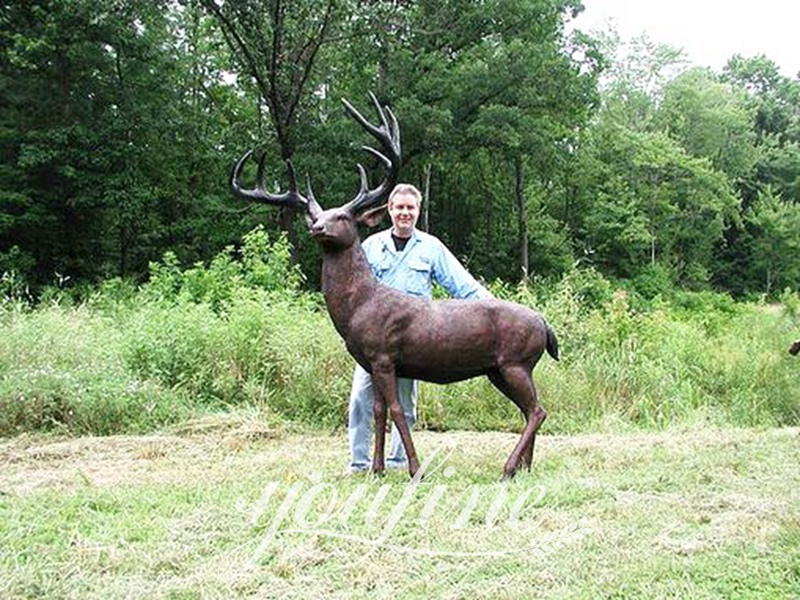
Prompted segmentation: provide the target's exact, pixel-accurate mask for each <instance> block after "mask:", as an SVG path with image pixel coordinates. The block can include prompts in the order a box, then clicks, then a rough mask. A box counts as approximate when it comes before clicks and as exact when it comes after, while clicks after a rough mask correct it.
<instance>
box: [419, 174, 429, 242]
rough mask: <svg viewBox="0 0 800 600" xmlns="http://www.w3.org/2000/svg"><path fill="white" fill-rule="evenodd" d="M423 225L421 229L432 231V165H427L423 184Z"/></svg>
mask: <svg viewBox="0 0 800 600" xmlns="http://www.w3.org/2000/svg"><path fill="white" fill-rule="evenodd" d="M422 188H423V189H422V198H423V200H424V201H423V203H422V225H421V227H420V229H422V231H427V232H428V233H430V220H429V219H430V209H431V165H430V163H428V164H427V165H425V181H424V182H423V186H422Z"/></svg>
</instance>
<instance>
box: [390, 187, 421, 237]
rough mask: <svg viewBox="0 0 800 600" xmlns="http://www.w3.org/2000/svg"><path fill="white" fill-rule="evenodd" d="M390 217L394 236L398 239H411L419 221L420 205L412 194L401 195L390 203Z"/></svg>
mask: <svg viewBox="0 0 800 600" xmlns="http://www.w3.org/2000/svg"><path fill="white" fill-rule="evenodd" d="M389 216H390V217H391V218H392V225H393V230H394V234H395V235H396V236H397V237H401V238H403V237H410V236H411V232H412V231H413V230H414V226H416V224H417V219H419V204H418V203H417V199H416V198H415V197H414V196H413V195H412V194H404V193H400V194H397V195H395V197H394V198H392V201H391V202H390V203H389Z"/></svg>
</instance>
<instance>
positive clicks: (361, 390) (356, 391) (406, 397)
mask: <svg viewBox="0 0 800 600" xmlns="http://www.w3.org/2000/svg"><path fill="white" fill-rule="evenodd" d="M417 388H418V384H417V381H416V379H404V378H401V377H398V378H397V395H398V397H399V400H400V405H401V406H402V407H403V413H404V414H405V416H406V423H408V427H409V429H411V428H413V426H414V423H415V422H416V421H417ZM374 404H375V391H374V390H373V387H372V377H371V376H370V374H369V373H367V372H366V371H365V370H364V369H363V368H362V367H361V366H360V365H356V369H355V372H354V373H353V387H352V388H351V390H350V410H349V421H348V434H349V438H350V456H351V459H350V471H351V472H352V473H357V472H360V471H367V470H369V468H370V467H371V466H372V459H371V456H372V454H371V452H370V450H371V448H372V431H373V424H374V423H375V411H374ZM386 413H387V417H386V418H387V419H389V420H391V416H390V414H389V407H388V405H387V407H386ZM386 467H387V468H389V469H403V468H407V467H408V457H407V456H406V449H405V448H403V441H402V440H401V439H400V434H399V433H398V432H397V428H396V427H395V426H394V423H392V446H391V448H390V450H389V455H388V458H387V459H386Z"/></svg>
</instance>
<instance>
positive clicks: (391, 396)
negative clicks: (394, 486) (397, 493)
mask: <svg viewBox="0 0 800 600" xmlns="http://www.w3.org/2000/svg"><path fill="white" fill-rule="evenodd" d="M372 383H373V386H374V389H375V453H374V456H373V463H372V464H373V467H372V470H373V471H376V472H377V469H376V468H377V467H378V466H379V467H380V472H383V467H384V463H383V448H384V442H385V437H386V412H385V410H386V409H385V407H386V404H388V405H389V413H390V414H391V416H392V421H394V424H395V427H397V433H398V434H400V439H401V440H402V442H403V448H405V450H406V455H407V456H408V472H409V475H411V477H414V475H415V474H416V472H417V471H418V470H419V460H418V459H417V452H416V450H415V449H414V442H413V441H412V439H411V430H410V429H409V427H408V422H407V421H406V416H405V413H404V412H403V406H402V405H401V404H400V400H399V399H398V397H397V376H396V375H395V371H394V366H393V365H392V366H390V367H384V368H382V369H381V368H375V367H373V369H372ZM379 397H380V398H381V399H382V401H384V404H383V405H382V410H383V423H382V424H381V423H379V422H378V414H379V413H378V410H379V409H378V398H379ZM379 453H380V454H379ZM379 456H380V463H378V457H379Z"/></svg>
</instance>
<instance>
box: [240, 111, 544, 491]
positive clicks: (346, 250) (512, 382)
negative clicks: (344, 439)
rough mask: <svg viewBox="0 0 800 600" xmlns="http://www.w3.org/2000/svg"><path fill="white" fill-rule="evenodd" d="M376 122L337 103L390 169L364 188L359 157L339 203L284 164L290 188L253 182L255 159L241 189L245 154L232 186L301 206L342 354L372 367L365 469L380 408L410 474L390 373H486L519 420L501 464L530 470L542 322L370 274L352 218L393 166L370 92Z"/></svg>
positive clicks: (405, 432)
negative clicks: (354, 189) (322, 199)
mask: <svg viewBox="0 0 800 600" xmlns="http://www.w3.org/2000/svg"><path fill="white" fill-rule="evenodd" d="M373 101H375V104H376V106H377V108H378V112H379V113H380V115H381V119H382V121H383V127H375V126H373V125H370V124H369V123H367V122H366V120H365V119H364V118H363V117H361V115H360V114H359V113H358V112H357V111H355V109H354V108H352V107H351V106H350V105H349V104H347V103H346V105H347V107H348V110H350V111H351V114H354V116H355V117H356V119H357V120H359V122H361V123H362V125H364V126H365V127H366V128H367V129H368V130H369V131H370V132H371V133H372V134H373V135H374V136H375V137H376V138H378V139H379V140H380V141H381V142H382V143H383V145H384V150H385V151H386V152H387V153H388V154H390V156H391V158H387V157H386V156H385V155H384V154H382V153H379V152H377V151H375V150H373V149H371V148H367V149H368V150H369V151H370V152H372V153H373V154H374V155H376V156H378V157H379V158H380V159H381V160H383V162H384V163H385V164H387V166H389V167H390V168H391V173H390V176H389V177H388V178H387V179H386V180H384V182H383V183H382V184H381V185H380V186H379V188H377V189H376V190H371V191H368V190H367V184H366V175H365V174H364V171H363V169H362V168H361V167H360V166H359V170H360V171H361V176H362V185H361V191H360V192H359V195H358V196H357V197H356V199H354V200H353V201H351V202H350V203H348V204H346V205H345V206H342V207H339V208H333V209H329V210H323V209H322V208H321V207H320V206H319V204H318V203H317V202H316V200H315V199H314V197H313V194H312V193H311V191H310V189H309V198H308V199H306V198H304V197H302V196H300V195H299V194H298V193H297V191H296V189H295V182H294V173H293V172H292V171H291V168H290V184H291V187H290V191H289V192H287V193H284V194H281V195H275V194H269V193H268V192H265V191H264V190H263V187H262V183H261V182H262V178H263V158H262V161H261V163H260V164H259V174H258V186H257V187H256V188H255V189H254V190H242V189H241V188H240V187H239V181H238V180H239V176H240V173H241V169H242V165H243V163H244V162H245V161H246V160H247V157H248V156H249V153H248V154H247V155H245V156H244V157H243V158H242V159H240V161H239V162H238V163H237V165H236V166H235V168H234V172H233V175H232V187H233V190H234V194H236V195H237V196H240V197H244V198H247V199H251V200H257V201H262V202H269V203H273V204H282V205H286V204H288V205H290V206H294V207H295V208H303V209H305V212H306V221H307V224H308V226H309V232H310V233H311V235H312V237H313V238H314V239H315V240H316V241H317V242H318V243H319V244H320V246H321V247H322V249H323V253H324V255H323V265H322V291H323V294H324V296H325V301H326V305H327V308H328V312H329V314H330V316H331V319H332V321H333V324H334V327H335V328H336V330H337V332H338V333H339V334H340V335H341V337H342V338H343V339H344V341H345V344H346V346H347V349H348V351H349V352H350V354H351V355H352V356H353V357H354V358H355V360H356V362H358V364H360V365H361V366H362V367H363V368H364V369H365V370H366V371H367V372H369V373H370V374H371V376H372V381H373V385H374V388H375V391H376V393H375V404H374V412H375V451H374V454H373V463H372V470H373V471H374V472H376V473H381V472H383V470H384V454H383V453H384V445H385V434H386V418H387V407H388V410H389V412H390V414H391V417H392V419H393V421H394V422H395V425H396V426H397V429H398V432H399V434H400V437H401V439H402V442H403V446H404V447H405V450H406V454H407V456H408V466H409V472H410V474H411V476H412V477H413V476H414V474H415V473H416V472H417V470H418V469H419V461H418V459H417V455H416V451H415V448H414V444H413V441H412V439H411V434H410V431H409V428H408V425H407V423H406V420H405V416H404V414H403V410H402V407H401V406H400V402H399V400H398V398H397V377H407V378H413V379H420V380H423V381H429V382H434V383H450V382H455V381H461V380H464V379H470V378H472V377H478V376H482V375H486V376H487V377H488V378H489V380H490V381H491V382H492V383H493V384H494V386H495V387H496V388H497V389H498V390H499V391H500V392H502V393H503V394H504V395H506V396H507V397H508V398H510V399H511V400H512V401H513V402H514V403H515V404H516V405H517V407H519V409H520V410H521V412H522V414H523V416H524V417H525V420H526V425H525V429H524V430H523V433H522V436H521V437H520V440H519V442H518V443H517V445H516V447H515V448H514V450H513V452H512V453H511V455H510V456H509V458H508V460H507V461H506V464H505V467H504V469H503V471H504V475H505V476H506V477H511V476H513V475H514V473H515V472H516V471H517V470H518V468H519V467H520V466H525V467H527V468H528V469H530V466H531V462H532V454H533V447H534V442H535V438H536V432H537V430H538V429H539V427H540V426H541V424H542V423H543V422H544V420H545V418H546V416H547V415H546V413H545V411H544V409H542V408H541V406H539V404H538V400H537V395H536V390H535V387H534V385H533V379H532V375H531V373H532V370H533V368H534V367H535V365H536V363H537V362H538V361H539V359H540V358H541V356H542V354H543V353H544V352H545V351H547V352H548V353H549V354H550V355H551V356H552V357H553V358H556V359H557V358H558V343H557V340H556V337H555V334H554V333H553V331H552V329H551V328H550V327H549V326H548V325H547V324H546V323H545V321H544V319H543V318H542V316H541V315H539V314H538V313H537V312H535V311H533V310H531V309H529V308H527V307H524V306H521V305H519V304H515V303H512V302H505V301H502V300H497V299H494V298H491V299H483V300H427V299H423V298H418V297H413V296H410V295H408V294H405V293H404V292H401V291H398V290H395V289H393V288H390V287H388V286H386V285H383V284H380V283H379V282H378V281H376V279H375V277H374V276H373V273H372V270H371V268H370V265H369V263H368V261H367V258H366V256H365V254H364V251H363V248H362V246H361V243H360V241H359V238H358V230H357V225H356V224H357V222H367V223H368V224H374V216H375V214H377V212H378V211H379V210H380V209H378V211H375V210H369V211H367V209H372V208H373V206H374V204H376V203H377V202H378V201H380V200H382V199H383V198H384V197H385V196H386V194H388V190H389V189H390V188H391V187H392V186H393V181H394V179H396V171H397V167H398V166H399V154H400V148H399V144H400V142H399V130H398V128H397V123H396V120H395V119H394V116H393V115H391V112H389V111H388V109H387V112H388V113H389V116H390V117H391V118H392V124H393V126H392V125H389V123H388V122H387V120H386V118H385V115H384V112H383V110H382V109H381V107H380V105H379V104H378V103H377V101H376V100H375V99H374V97H373Z"/></svg>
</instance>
